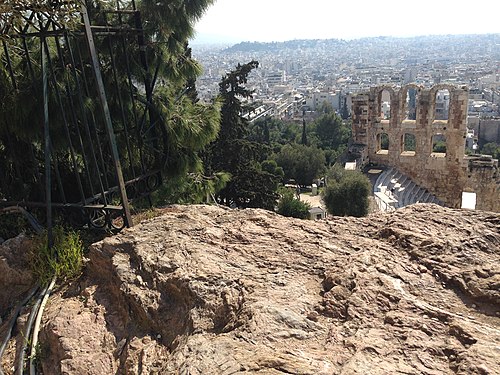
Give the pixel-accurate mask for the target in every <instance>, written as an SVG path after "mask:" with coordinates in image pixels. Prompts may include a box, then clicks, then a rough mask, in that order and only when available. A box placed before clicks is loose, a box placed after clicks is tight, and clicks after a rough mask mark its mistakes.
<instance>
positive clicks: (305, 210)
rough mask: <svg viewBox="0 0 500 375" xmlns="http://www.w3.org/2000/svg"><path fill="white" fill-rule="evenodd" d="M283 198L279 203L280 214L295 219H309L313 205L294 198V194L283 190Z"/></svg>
mask: <svg viewBox="0 0 500 375" xmlns="http://www.w3.org/2000/svg"><path fill="white" fill-rule="evenodd" d="M280 193H281V198H280V200H279V202H278V213H279V214H280V215H283V216H288V217H295V218H297V219H309V210H310V208H311V205H310V204H309V203H306V202H302V201H301V200H299V199H296V198H295V197H294V192H293V191H291V190H289V189H286V188H284V189H282V191H281V192H280Z"/></svg>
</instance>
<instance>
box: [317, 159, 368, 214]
mask: <svg viewBox="0 0 500 375" xmlns="http://www.w3.org/2000/svg"><path fill="white" fill-rule="evenodd" d="M370 191H371V184H370V181H369V180H368V178H367V177H366V176H364V175H363V174H362V173H361V172H359V171H346V170H343V169H342V168H340V167H334V168H332V170H331V171H330V172H329V175H328V185H327V186H326V188H325V190H324V191H323V201H324V202H325V205H326V208H327V210H328V212H329V213H330V214H332V215H335V216H357V217H361V216H366V215H367V214H368V205H369V202H368V196H369V195H370Z"/></svg>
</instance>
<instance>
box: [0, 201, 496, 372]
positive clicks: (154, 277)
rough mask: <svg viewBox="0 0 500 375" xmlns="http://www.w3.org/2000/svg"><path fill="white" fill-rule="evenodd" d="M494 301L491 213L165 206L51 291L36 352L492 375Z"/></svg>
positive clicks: (82, 364) (131, 360)
mask: <svg viewBox="0 0 500 375" xmlns="http://www.w3.org/2000/svg"><path fill="white" fill-rule="evenodd" d="M8 242H9V241H7V244H8ZM6 248H7V246H6V245H5V244H4V245H0V269H3V268H5V267H7V266H5V264H7V263H8V259H10V258H7V257H5V256H4V255H3V252H5V251H6V250H5V249H6ZM2 264H3V268H2ZM15 275H17V273H16V274H15ZM16 282H18V281H16ZM28 287H29V286H27V287H26V288H25V289H27V288H28ZM7 288H9V287H7ZM7 288H4V289H7ZM25 289H24V290H25ZM4 293H5V292H4ZM7 295H8V296H9V298H12V296H11V295H9V294H7ZM3 296H4V295H0V297H3ZM0 306H2V307H3V306H4V301H0ZM0 313H2V314H5V311H0ZM499 315H500V214H495V213H488V212H480V211H462V210H451V209H446V208H442V207H439V206H434V205H423V204H418V205H414V206H410V207H407V208H404V209H401V210H397V211H396V212H394V213H392V214H377V215H372V216H369V217H367V218H362V219H355V218H330V219H329V220H326V221H302V220H296V219H288V218H284V217H281V216H279V215H276V214H273V213H270V212H267V211H263V210H253V209H247V210H230V209H224V208H219V207H214V206H172V207H168V208H166V209H164V213H163V215H162V216H159V217H156V218H154V219H151V220H149V221H147V222H144V223H141V224H139V225H137V226H135V227H134V228H131V229H128V230H125V231H123V232H122V233H121V234H120V235H117V236H115V237H112V238H107V239H105V240H104V241H101V242H98V243H96V244H94V245H93V246H92V247H91V249H90V252H89V254H88V262H87V266H86V270H85V273H84V275H83V276H82V277H81V279H79V280H78V281H77V282H74V283H73V284H72V285H71V286H70V287H69V288H66V289H64V290H59V291H58V293H56V294H55V295H54V296H53V297H52V298H51V300H50V303H49V305H48V306H47V310H46V313H45V316H44V322H43V329H42V332H41V338H40V340H41V342H42V355H41V362H42V363H41V367H42V370H43V373H44V374H47V375H48V374H51V375H57V374H95V375H102V374H186V375H187V374H192V375H198V374H199V375H201V374H203V375H207V374H224V375H229V374H243V373H252V374H302V375H308V374H310V375H313V374H314V375H317V374H345V375H348V374H349V375H351V374H352V375H353V374H363V375H366V374H391V375H393V374H415V375H416V374H426V375H427V374H428V375H435V374H482V375H486V374H490V375H494V374H500V316H499ZM2 316H3V315H2ZM7 362H8V359H5V363H4V367H5V368H6V369H9V368H11V367H12V365H11V364H9V363H7Z"/></svg>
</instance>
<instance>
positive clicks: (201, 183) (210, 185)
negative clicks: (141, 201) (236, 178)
mask: <svg viewBox="0 0 500 375" xmlns="http://www.w3.org/2000/svg"><path fill="white" fill-rule="evenodd" d="M230 179H231V176H230V175H229V174H228V173H224V172H220V173H216V174H215V175H213V176H210V177H206V176H203V175H201V174H199V173H197V174H195V173H189V174H188V175H186V176H184V175H183V176H178V177H174V178H172V179H169V180H168V181H167V182H166V183H164V184H163V186H162V187H161V188H160V189H159V190H158V191H157V192H155V193H154V194H153V202H154V206H165V205H167V204H199V203H207V202H209V201H210V200H211V197H212V196H213V195H214V194H217V193H218V192H219V191H220V190H221V189H223V188H224V187H225V186H226V184H227V183H228V182H229V180H230Z"/></svg>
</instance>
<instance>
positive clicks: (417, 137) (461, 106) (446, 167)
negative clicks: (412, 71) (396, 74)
mask: <svg viewBox="0 0 500 375" xmlns="http://www.w3.org/2000/svg"><path fill="white" fill-rule="evenodd" d="M440 90H448V92H449V94H450V106H449V112H448V116H447V117H448V119H445V120H437V119H436V115H435V113H436V95H437V93H438V92H439V91H440ZM410 91H412V92H414V93H416V101H415V102H416V104H415V114H414V115H412V114H411V112H412V111H411V108H410V106H411V104H409V103H408V101H407V96H409V93H410ZM387 94H388V95H387ZM387 96H388V97H389V98H390V108H391V109H390V117H389V118H388V119H385V118H384V116H383V113H382V111H381V107H382V97H387ZM467 103H468V89H467V88H466V87H456V86H452V85H436V86H434V87H432V88H430V89H428V88H424V87H421V86H418V85H415V84H409V85H406V86H403V87H401V88H396V87H394V86H379V87H373V88H371V89H370V91H369V92H366V93H362V94H358V95H357V96H355V97H354V98H353V109H352V114H353V124H352V130H353V144H356V145H358V147H359V146H360V145H364V146H365V147H364V150H363V154H362V155H361V160H364V161H365V162H366V161H368V162H371V163H375V164H383V165H387V166H391V167H394V168H397V169H399V170H400V171H401V172H403V173H404V174H406V175H408V176H409V177H410V178H411V179H412V180H413V181H414V182H415V183H417V184H419V185H421V186H423V187H425V188H427V189H428V190H429V191H430V192H431V193H433V194H434V195H435V196H436V197H438V198H439V199H440V200H442V201H443V202H445V203H446V204H447V205H448V206H450V207H454V208H458V207H460V205H461V199H462V192H464V191H468V192H475V193H476V194H477V206H476V207H477V208H478V209H483V210H492V211H500V172H499V168H498V161H496V160H492V159H489V162H487V161H486V160H482V161H481V162H480V163H478V160H477V158H470V157H466V156H465V154H464V150H465V139H466V131H467V129H466V124H467ZM408 113H410V114H408ZM411 118H413V119H411ZM405 140H406V141H405ZM436 143H439V145H441V148H443V145H444V146H445V150H442V149H439V147H437V146H436ZM434 146H436V147H437V148H435V147H434Z"/></svg>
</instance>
